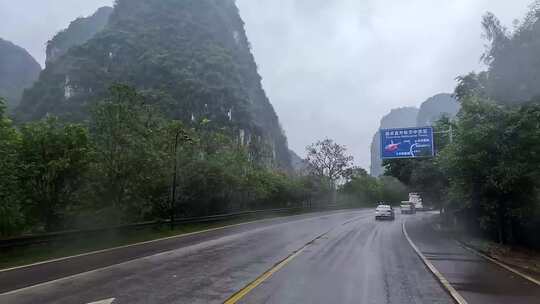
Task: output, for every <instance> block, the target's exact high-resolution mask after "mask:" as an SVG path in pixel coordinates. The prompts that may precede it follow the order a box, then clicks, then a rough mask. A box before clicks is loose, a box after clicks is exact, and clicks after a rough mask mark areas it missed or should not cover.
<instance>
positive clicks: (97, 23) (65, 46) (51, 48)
mask: <svg viewBox="0 0 540 304" xmlns="http://www.w3.org/2000/svg"><path fill="white" fill-rule="evenodd" d="M112 11H113V9H112V7H107V6H105V7H101V8H99V9H98V10H97V11H96V13H95V14H93V15H92V16H90V17H87V18H77V19H75V20H74V21H73V22H71V23H70V25H69V27H68V28H67V29H65V30H63V31H61V32H59V33H58V34H56V36H54V38H53V39H51V40H50V41H48V42H47V59H46V63H47V64H50V63H51V62H53V61H55V60H57V59H58V58H60V57H61V56H62V55H64V54H65V53H66V52H67V51H68V50H69V49H70V48H72V47H74V46H78V45H81V44H83V43H85V42H86V41H88V40H90V38H92V37H94V35H96V34H97V33H99V32H100V31H102V30H103V29H104V28H105V26H106V25H107V23H108V22H109V17H110V15H111V14H112Z"/></svg>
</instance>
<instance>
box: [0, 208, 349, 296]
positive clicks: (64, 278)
mask: <svg viewBox="0 0 540 304" xmlns="http://www.w3.org/2000/svg"><path fill="white" fill-rule="evenodd" d="M347 212H350V211H338V212H335V213H332V214H331V215H339V214H343V213H347ZM321 217H323V216H313V217H307V218H303V219H298V220H294V221H290V222H286V223H280V224H277V225H286V224H291V223H298V222H306V221H311V220H316V219H320V218H321ZM280 218H281V219H282V218H286V216H285V217H278V218H270V219H263V220H256V221H251V222H245V223H239V224H234V225H229V226H223V227H218V228H212V229H207V230H201V231H196V232H191V233H186V234H182V235H177V236H173V237H167V238H165V239H171V238H180V237H183V236H189V235H193V234H199V233H204V232H209V231H214V230H220V229H225V228H229V227H234V226H240V225H245V224H249V223H256V222H263V221H270V220H273V219H280ZM268 228H271V226H269V227H268ZM330 231H331V230H329V231H327V232H326V233H328V232H330ZM326 233H325V234H326ZM321 237H322V236H321ZM160 240H163V239H160ZM154 241H157V240H154ZM154 241H149V242H144V243H150V242H154ZM313 241H315V240H313ZM313 241H311V242H310V243H312V242H313ZM144 243H139V244H144ZM135 245H137V244H133V245H127V246H123V247H130V246H135ZM109 250H113V249H106V250H103V251H109ZM167 252H169V251H165V252H161V253H157V254H153V255H150V256H159V255H163V254H166V253H167ZM88 254H91V253H87V254H82V256H84V255H88ZM150 256H148V257H150ZM148 257H141V258H135V259H132V260H127V261H124V262H121V263H118V264H113V265H109V266H104V267H101V268H96V269H92V270H88V271H84V272H81V273H76V274H73V275H69V276H66V277H61V278H58V279H53V280H50V281H45V282H43V283H37V284H34V285H30V286H27V287H22V288H18V289H14V290H10V291H6V292H4V293H0V296H7V295H13V294H16V293H20V292H25V291H28V290H31V289H34V288H39V287H43V286H47V285H51V284H54V283H58V282H65V281H68V280H72V279H76V278H79V277H82V276H85V275H88V274H92V273H96V272H99V271H105V270H108V269H112V268H114V267H116V266H119V265H124V264H127V263H131V262H133V261H136V260H141V259H145V258H148ZM63 259H67V258H63ZM43 263H45V262H43ZM43 263H40V264H43ZM18 268H24V267H18Z"/></svg>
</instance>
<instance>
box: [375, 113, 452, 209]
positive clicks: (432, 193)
mask: <svg viewBox="0 0 540 304" xmlns="http://www.w3.org/2000/svg"><path fill="white" fill-rule="evenodd" d="M450 125H451V122H450V120H449V118H448V117H443V118H442V119H441V120H439V121H438V122H437V123H436V124H435V126H434V127H435V133H436V134H435V147H436V150H437V151H438V152H439V151H440V150H443V149H444V148H445V147H446V146H447V145H448V144H449V140H450V137H449V133H448V131H449V129H450ZM384 166H385V175H387V176H392V177H395V178H397V179H398V180H399V181H401V182H402V183H404V184H405V185H407V186H408V187H409V188H410V190H411V191H413V192H419V193H421V194H422V197H423V199H424V202H425V203H426V204H427V205H431V206H434V207H439V208H442V207H443V206H444V203H445V200H446V193H447V189H448V183H449V182H448V177H447V176H446V175H445V174H444V172H443V170H442V169H441V168H440V164H439V159H438V157H437V158H435V159H432V158H425V159H394V160H386V161H385V162H384Z"/></svg>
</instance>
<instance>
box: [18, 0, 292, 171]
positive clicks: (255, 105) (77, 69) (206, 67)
mask: <svg viewBox="0 0 540 304" xmlns="http://www.w3.org/2000/svg"><path fill="white" fill-rule="evenodd" d="M53 40H54V39H53ZM51 45H53V46H54V45H56V44H55V43H52V44H51ZM114 83H125V84H128V85H130V86H133V87H135V88H137V89H139V90H140V91H141V92H142V93H143V94H144V95H145V96H148V98H149V99H151V100H154V101H155V103H157V104H158V105H159V106H160V107H162V108H163V109H164V112H165V113H167V114H168V115H169V117H170V118H174V119H180V120H182V121H184V122H185V123H186V124H192V123H196V122H198V121H201V120H202V119H208V120H210V121H211V122H212V124H213V125H216V126H221V127H226V128H228V129H230V130H232V132H234V133H235V134H236V137H237V140H238V141H239V142H241V143H242V144H244V145H247V146H249V148H250V150H252V151H253V155H254V157H260V158H261V161H262V162H264V163H266V164H269V165H274V166H278V167H280V168H287V169H289V168H290V155H289V150H288V147H287V140H286V137H285V135H284V133H283V131H282V129H281V126H280V124H279V120H278V116H277V114H276V112H275V111H274V108H273V106H272V105H271V104H270V102H269V100H268V98H267V96H266V94H265V92H264V90H263V88H262V85H261V77H260V76H259V74H258V71H257V65H256V63H255V60H254V58H253V55H252V54H251V50H250V44H249V41H248V39H247V37H246V33H245V30H244V23H243V21H242V19H241V18H240V15H239V12H238V8H237V7H236V4H235V1H234V0H186V1H162V0H119V1H117V2H116V4H115V8H114V11H113V13H112V14H111V15H110V17H109V22H108V24H107V25H106V26H105V28H104V29H103V30H102V31H101V32H99V33H97V34H95V35H94V36H93V37H92V38H91V39H89V40H88V41H87V42H85V43H83V44H81V45H79V46H74V47H71V48H69V49H68V50H67V52H66V53H65V54H64V55H63V56H62V57H58V58H57V59H56V60H53V61H50V62H49V64H47V68H46V69H45V70H44V71H43V73H42V74H41V77H40V79H39V81H38V82H37V83H36V84H35V85H34V87H33V88H32V89H30V90H28V91H27V92H26V93H25V95H24V97H23V101H22V104H21V106H20V107H19V108H18V111H17V117H18V119H19V120H21V121H28V120H35V119H40V118H42V117H44V116H45V115H47V114H54V115H58V116H61V117H62V118H64V119H67V120H70V121H82V120H85V119H86V118H87V117H88V113H89V111H90V110H91V108H92V105H93V104H95V102H97V101H99V100H100V99H102V98H103V97H104V96H106V94H107V90H108V88H109V87H110V86H111V85H112V84H114Z"/></svg>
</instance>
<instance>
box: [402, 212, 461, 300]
mask: <svg viewBox="0 0 540 304" xmlns="http://www.w3.org/2000/svg"><path fill="white" fill-rule="evenodd" d="M401 226H402V230H403V234H404V235H405V238H406V239H407V241H409V244H410V245H411V247H412V248H413V249H414V251H415V252H416V254H417V255H418V256H419V257H420V259H421V260H422V262H424V264H425V265H426V266H427V268H428V269H429V270H430V271H431V273H433V275H434V276H435V277H436V278H437V280H439V282H440V283H441V285H442V286H443V287H444V288H445V289H446V291H447V292H448V293H449V294H450V296H452V298H453V299H454V301H456V303H458V304H467V301H466V300H465V299H464V298H463V297H462V296H461V295H460V294H459V292H457V290H456V289H455V288H454V287H452V285H451V284H450V282H449V281H448V280H447V279H446V278H445V277H444V276H443V275H442V274H441V273H440V272H439V270H437V268H435V265H433V264H432V263H431V262H430V261H429V260H428V259H427V258H426V257H425V256H424V254H423V253H422V252H421V251H420V249H418V247H416V245H415V244H414V243H413V241H412V240H411V238H410V237H409V234H408V233H407V229H406V228H405V222H403V223H402V225H401Z"/></svg>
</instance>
